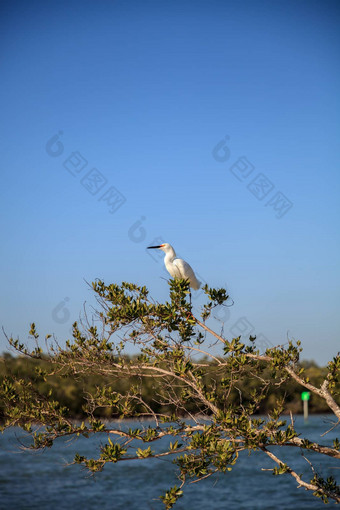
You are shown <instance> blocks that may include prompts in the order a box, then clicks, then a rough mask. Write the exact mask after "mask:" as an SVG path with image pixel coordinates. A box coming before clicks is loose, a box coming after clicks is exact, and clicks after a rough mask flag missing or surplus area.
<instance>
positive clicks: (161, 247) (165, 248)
mask: <svg viewBox="0 0 340 510" xmlns="http://www.w3.org/2000/svg"><path fill="white" fill-rule="evenodd" d="M154 248H158V249H159V250H162V251H164V253H168V252H169V251H171V250H172V251H173V247H172V246H171V244H169V243H164V244H159V245H158V246H148V250H152V249H154Z"/></svg>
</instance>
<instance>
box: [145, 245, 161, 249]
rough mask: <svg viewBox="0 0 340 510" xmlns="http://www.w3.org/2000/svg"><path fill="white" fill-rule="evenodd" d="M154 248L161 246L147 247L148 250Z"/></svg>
mask: <svg viewBox="0 0 340 510" xmlns="http://www.w3.org/2000/svg"><path fill="white" fill-rule="evenodd" d="M153 248H160V246H148V247H147V249H148V250H151V249H153Z"/></svg>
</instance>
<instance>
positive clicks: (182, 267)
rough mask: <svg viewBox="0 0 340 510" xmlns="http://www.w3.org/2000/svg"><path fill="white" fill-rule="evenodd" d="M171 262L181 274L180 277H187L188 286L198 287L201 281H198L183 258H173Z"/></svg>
mask: <svg viewBox="0 0 340 510" xmlns="http://www.w3.org/2000/svg"><path fill="white" fill-rule="evenodd" d="M173 264H174V265H175V266H176V267H177V269H178V271H179V272H180V274H181V278H187V279H188V280H189V282H190V286H191V287H192V288H193V289H195V290H197V289H199V288H200V285H201V282H199V281H198V280H197V278H196V276H195V273H194V271H193V269H192V267H191V266H190V265H189V264H188V263H187V262H185V260H183V259H175V260H174V261H173Z"/></svg>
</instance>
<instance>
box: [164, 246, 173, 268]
mask: <svg viewBox="0 0 340 510" xmlns="http://www.w3.org/2000/svg"><path fill="white" fill-rule="evenodd" d="M175 258H176V252H175V250H174V249H173V248H169V249H168V251H167V252H166V254H165V257H164V262H165V264H166V263H167V262H173V260H174V259H175Z"/></svg>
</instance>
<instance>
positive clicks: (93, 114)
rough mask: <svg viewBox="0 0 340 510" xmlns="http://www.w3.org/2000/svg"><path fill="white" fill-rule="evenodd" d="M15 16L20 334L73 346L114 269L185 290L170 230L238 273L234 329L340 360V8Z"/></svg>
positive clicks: (307, 354) (182, 5) (8, 266)
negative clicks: (177, 278)
mask: <svg viewBox="0 0 340 510" xmlns="http://www.w3.org/2000/svg"><path fill="white" fill-rule="evenodd" d="M0 9H1V16H0V19H1V22H0V23H1V25H0V33H1V40H2V43H1V47H2V51H1V67H2V79H1V82H0V102H1V105H0V106H1V117H2V123H1V127H0V140H1V154H2V165H1V166H2V186H1V190H0V193H1V206H2V214H1V220H0V221H1V230H2V250H1V257H2V260H1V269H2V276H1V281H2V292H1V315H0V323H1V325H3V326H4V328H5V330H6V332H7V333H9V334H13V335H15V336H16V335H19V336H20V338H21V339H25V338H26V332H27V330H28V325H29V323H30V322H31V321H35V322H36V323H37V325H38V328H39V330H40V331H41V333H42V334H43V335H45V334H46V333H50V332H54V333H55V334H56V336H57V338H58V340H59V341H60V342H61V343H62V342H63V340H64V339H66V337H67V336H68V334H69V330H70V327H71V324H72V322H73V320H75V319H77V318H78V316H79V313H80V312H81V310H82V307H83V303H84V301H86V302H88V303H91V299H92V298H91V291H90V290H89V288H88V287H87V285H86V283H85V281H84V280H86V281H92V280H94V279H95V278H97V277H99V278H103V279H104V280H105V282H106V283H110V282H120V281H122V280H125V281H133V282H138V283H141V284H145V285H147V286H148V288H149V289H150V291H151V293H152V295H153V296H154V298H155V299H158V300H162V299H165V298H166V297H167V292H168V289H167V285H166V282H165V281H164V279H163V278H165V277H166V273H165V272H164V269H163V266H162V260H161V259H159V258H155V259H153V258H152V257H151V256H150V252H146V250H145V248H146V246H148V245H149V244H151V243H153V242H154V241H155V240H156V239H158V238H159V239H162V240H164V241H166V242H169V243H171V244H172V245H173V246H174V247H175V249H176V251H177V253H178V254H179V255H180V256H182V257H183V258H185V259H186V260H188V261H189V262H190V264H191V265H192V266H193V268H194V269H195V270H196V271H197V272H198V273H199V275H200V277H201V278H202V279H203V280H204V281H206V282H208V283H209V284H210V285H212V286H225V285H227V288H228V290H229V292H230V294H231V296H232V297H233V299H234V301H235V305H234V306H233V307H232V308H230V309H228V310H220V311H219V318H220V319H221V320H224V322H225V324H224V332H225V334H226V336H227V337H230V336H232V334H233V333H234V332H235V333H236V332H237V330H239V331H241V330H243V331H244V332H245V334H246V333H247V332H248V331H251V332H252V333H257V334H259V335H262V338H264V339H266V340H267V341H269V342H270V343H271V344H272V345H276V344H279V343H285V342H287V338H288V337H290V338H295V339H300V340H301V341H302V344H303V347H304V355H303V356H304V358H307V359H314V360H316V361H317V362H318V363H320V364H323V363H325V362H327V361H328V360H329V359H330V358H331V357H332V356H334V355H335V354H336V352H337V351H338V350H339V345H340V342H339V322H340V321H339V312H338V308H339V264H338V260H339V198H338V197H339V180H340V179H339V170H340V169H339V150H338V146H339V142H338V140H339V134H340V133H339V131H340V130H339V94H338V91H339V90H340V72H339V39H340V33H339V30H338V27H339V18H340V5H339V2H338V1H327V0H326V1H321V0H320V1H312V0H308V1H304V0H300V1H298V2H296V1H280V0H279V1H215V2H214V1H213V2H195V3H192V2H188V1H181V2H179V1H178V2H177V1H174V2H170V1H169V2H168V1H157V2H156V1H146V2H138V1H125V2H122V1H115V2H114V1H99V2H94V1H92V2H86V1H82V2H74V1H73V2H72V1H71V2H46V1H44V2H43V1H31V2H19V1H15V0H14V1H11V2H9V1H7V2H2V3H1V8H0ZM223 147H225V150H224V149H223ZM119 205H120V206H119ZM110 210H111V212H110ZM138 222H139V223H138ZM153 255H155V254H154V253H153ZM65 298H67V299H66V300H65ZM202 301H203V298H202V296H201V295H199V296H197V297H196V298H195V300H194V303H195V306H196V307H199V306H200V304H202ZM215 325H216V326H217V327H220V325H219V324H215ZM5 348H6V340H5V338H4V336H2V337H1V339H0V349H1V350H4V349H5Z"/></svg>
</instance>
